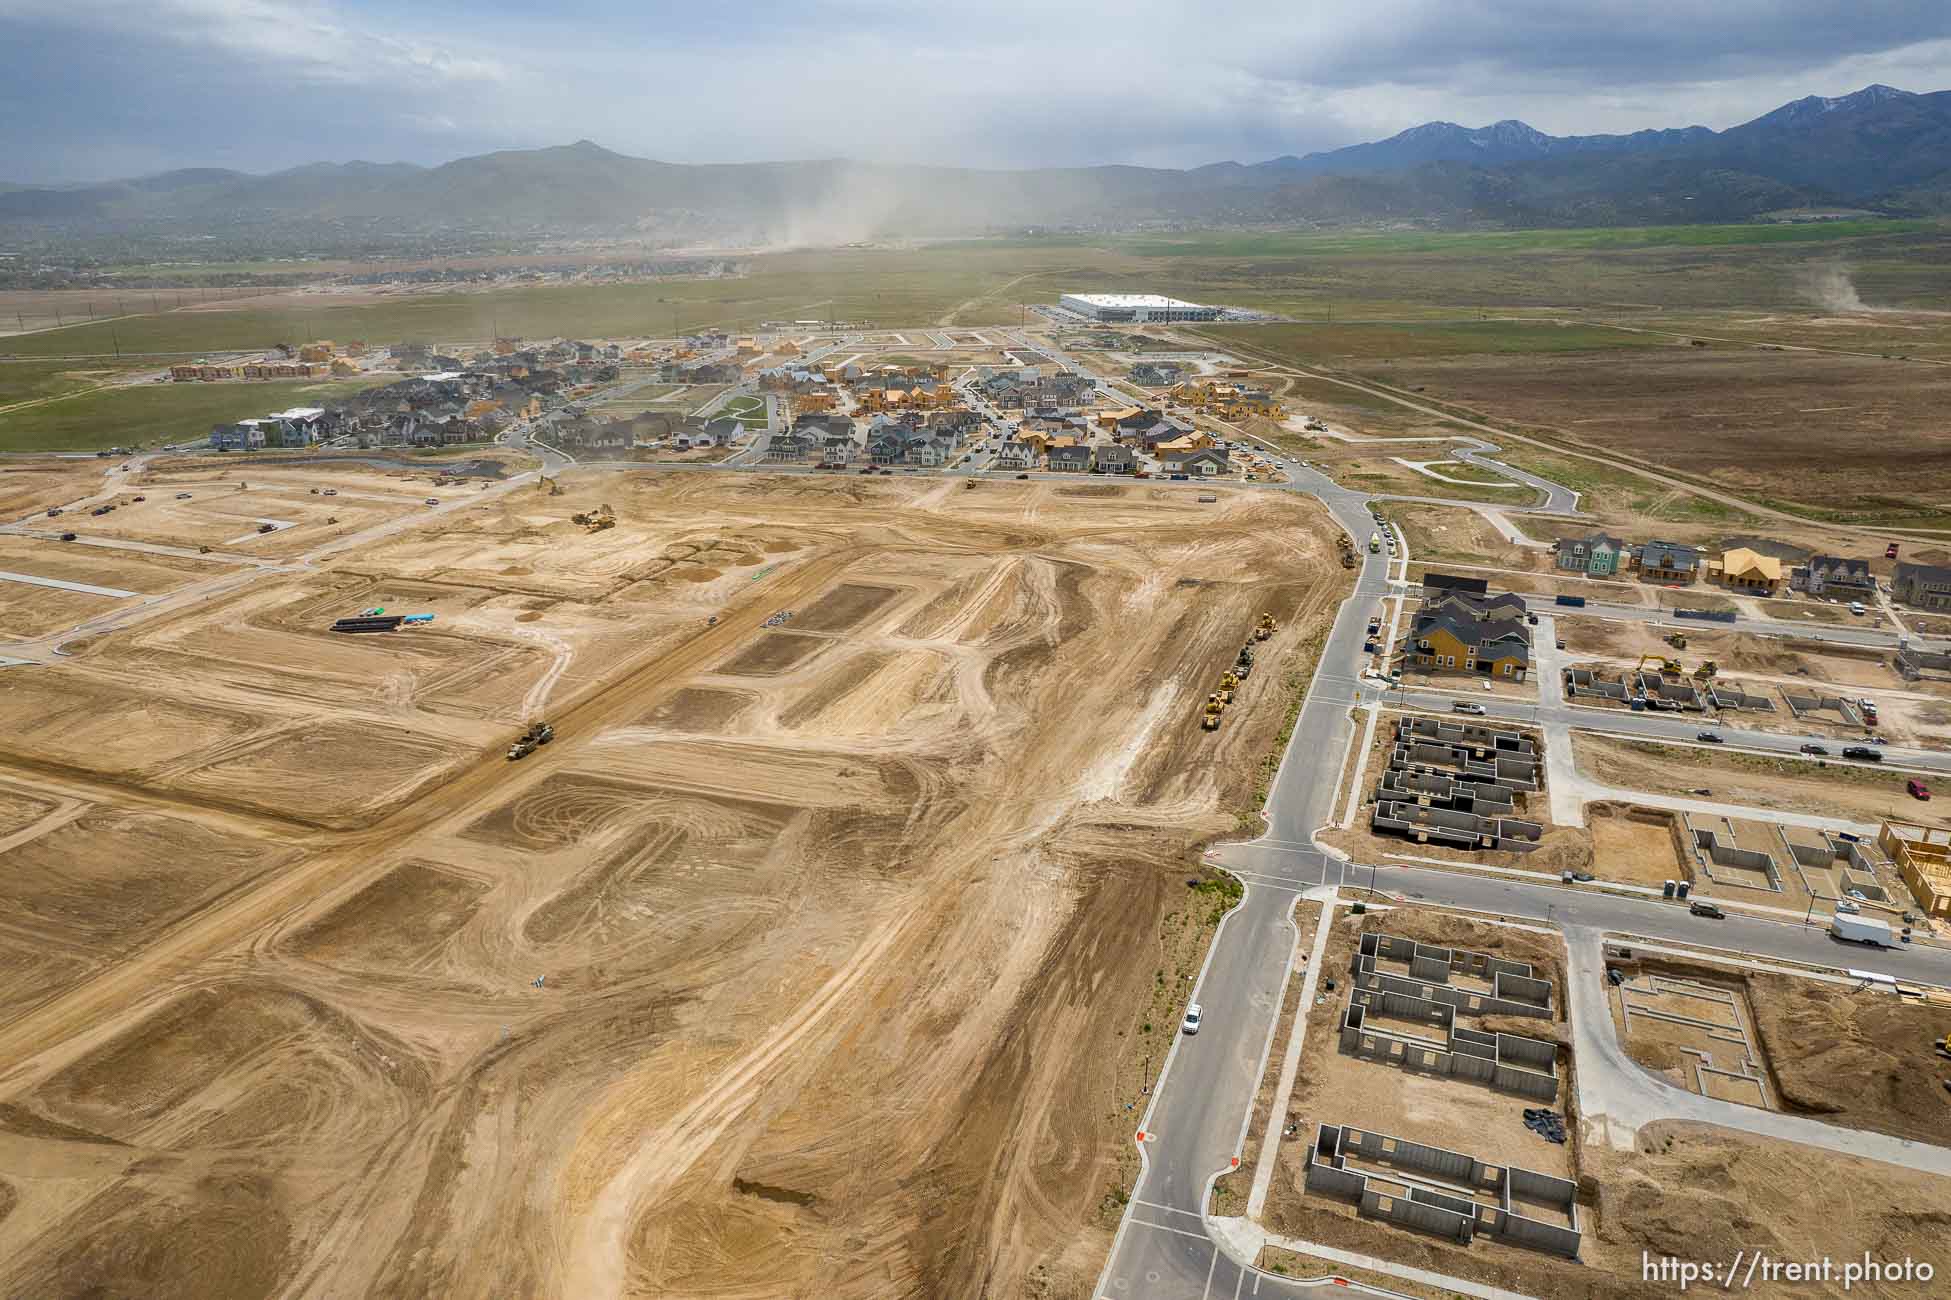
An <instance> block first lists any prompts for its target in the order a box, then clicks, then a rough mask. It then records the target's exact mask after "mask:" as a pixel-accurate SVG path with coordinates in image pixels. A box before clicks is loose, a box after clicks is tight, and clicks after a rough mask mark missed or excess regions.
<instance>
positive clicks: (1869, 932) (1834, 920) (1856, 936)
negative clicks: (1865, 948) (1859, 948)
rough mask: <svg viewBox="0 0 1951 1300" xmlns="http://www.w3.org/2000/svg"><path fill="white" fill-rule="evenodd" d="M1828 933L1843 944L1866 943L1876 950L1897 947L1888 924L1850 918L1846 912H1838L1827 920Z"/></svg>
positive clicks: (1895, 939) (1894, 936) (1867, 919)
mask: <svg viewBox="0 0 1951 1300" xmlns="http://www.w3.org/2000/svg"><path fill="white" fill-rule="evenodd" d="M1829 933H1830V935H1831V937H1833V938H1837V939H1841V940H1842V941H1843V942H1844V943H1867V944H1870V945H1871V946H1872V947H1877V948H1894V947H1896V946H1897V936H1896V935H1894V934H1892V933H1891V932H1890V923H1889V922H1887V921H1878V920H1873V919H1871V918H1869V917H1864V916H1851V915H1849V914H1848V913H1847V912H1838V913H1836V915H1835V916H1833V917H1831V918H1830V919H1829Z"/></svg>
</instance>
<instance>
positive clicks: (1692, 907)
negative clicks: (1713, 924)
mask: <svg viewBox="0 0 1951 1300" xmlns="http://www.w3.org/2000/svg"><path fill="white" fill-rule="evenodd" d="M1687 910H1688V911H1689V912H1692V913H1693V914H1694V915H1695V916H1704V917H1707V918H1708V919H1709V920H1713V921H1725V920H1727V913H1726V912H1723V911H1722V910H1721V909H1720V908H1719V907H1716V906H1715V905H1714V904H1712V903H1709V902H1704V901H1702V900H1701V899H1698V898H1696V899H1695V900H1694V901H1693V902H1691V903H1689V904H1687Z"/></svg>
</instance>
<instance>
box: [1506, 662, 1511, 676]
mask: <svg viewBox="0 0 1951 1300" xmlns="http://www.w3.org/2000/svg"><path fill="white" fill-rule="evenodd" d="M1510 675H1511V665H1510V664H1505V665H1504V676H1506V677H1509V676H1510Z"/></svg>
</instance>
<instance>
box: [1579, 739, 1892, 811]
mask: <svg viewBox="0 0 1951 1300" xmlns="http://www.w3.org/2000/svg"><path fill="white" fill-rule="evenodd" d="M1572 749H1573V752H1574V754H1575V755H1576V756H1577V761H1578V767H1579V771H1581V772H1583V773H1585V774H1586V775H1587V776H1592V777H1596V778H1598V779H1599V780H1601V781H1604V782H1606V783H1607V784H1609V785H1616V786H1621V787H1623V788H1625V789H1628V790H1645V791H1647V792H1649V793H1651V794H1668V795H1689V794H1692V793H1693V791H1694V790H1695V789H1697V788H1704V789H1708V790H1712V791H1713V792H1714V793H1713V795H1712V796H1711V797H1712V798H1713V799H1714V800H1715V801H1716V802H1719V803H1736V804H1743V805H1746V806H1748V807H1752V808H1776V809H1780V810H1782V811H1784V812H1804V813H1816V814H1819V815H1821V816H1825V817H1840V818H1844V819H1847V820H1850V821H1856V822H1869V823H1874V822H1877V821H1879V820H1882V819H1884V818H1891V817H1894V818H1897V819H1899V820H1904V819H1910V818H1914V817H1915V816H1916V814H1917V812H1918V811H1920V810H1921V809H1922V805H1920V804H1918V803H1917V802H1916V801H1915V800H1913V799H1912V798H1911V797H1910V796H1909V795H1908V794H1906V793H1905V792H1904V777H1903V775H1902V774H1901V773H1898V772H1886V771H1882V770H1880V769H1878V768H1875V767H1867V766H1864V765H1862V764H1849V763H1831V764H1828V765H1826V766H1823V767H1818V766H1816V764H1815V763H1814V762H1811V761H1806V760H1795V759H1786V758H1768V757H1765V756H1763V755H1760V754H1739V753H1725V752H1719V751H1715V750H1710V749H1705V748H1703V747H1701V746H1698V745H1662V744H1657V743H1650V742H1640V741H1632V740H1614V739H1611V738H1609V737H1601V736H1591V735H1585V734H1583V733H1575V734H1574V735H1573V737H1572Z"/></svg>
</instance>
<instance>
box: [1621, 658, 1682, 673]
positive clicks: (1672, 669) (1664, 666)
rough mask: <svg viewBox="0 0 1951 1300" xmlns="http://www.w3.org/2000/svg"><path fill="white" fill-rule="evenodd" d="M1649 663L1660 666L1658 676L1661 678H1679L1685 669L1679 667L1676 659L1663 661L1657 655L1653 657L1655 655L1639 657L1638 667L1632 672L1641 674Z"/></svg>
mask: <svg viewBox="0 0 1951 1300" xmlns="http://www.w3.org/2000/svg"><path fill="white" fill-rule="evenodd" d="M1649 663H1654V664H1658V665H1659V666H1660V675H1661V676H1662V677H1679V676H1682V675H1683V674H1685V672H1686V669H1685V668H1683V667H1681V665H1680V661H1679V660H1678V659H1663V658H1661V657H1660V656H1659V655H1655V654H1644V655H1641V656H1640V657H1639V667H1638V668H1635V669H1634V670H1633V671H1634V672H1640V673H1643V672H1645V671H1646V665H1647V664H1649Z"/></svg>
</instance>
